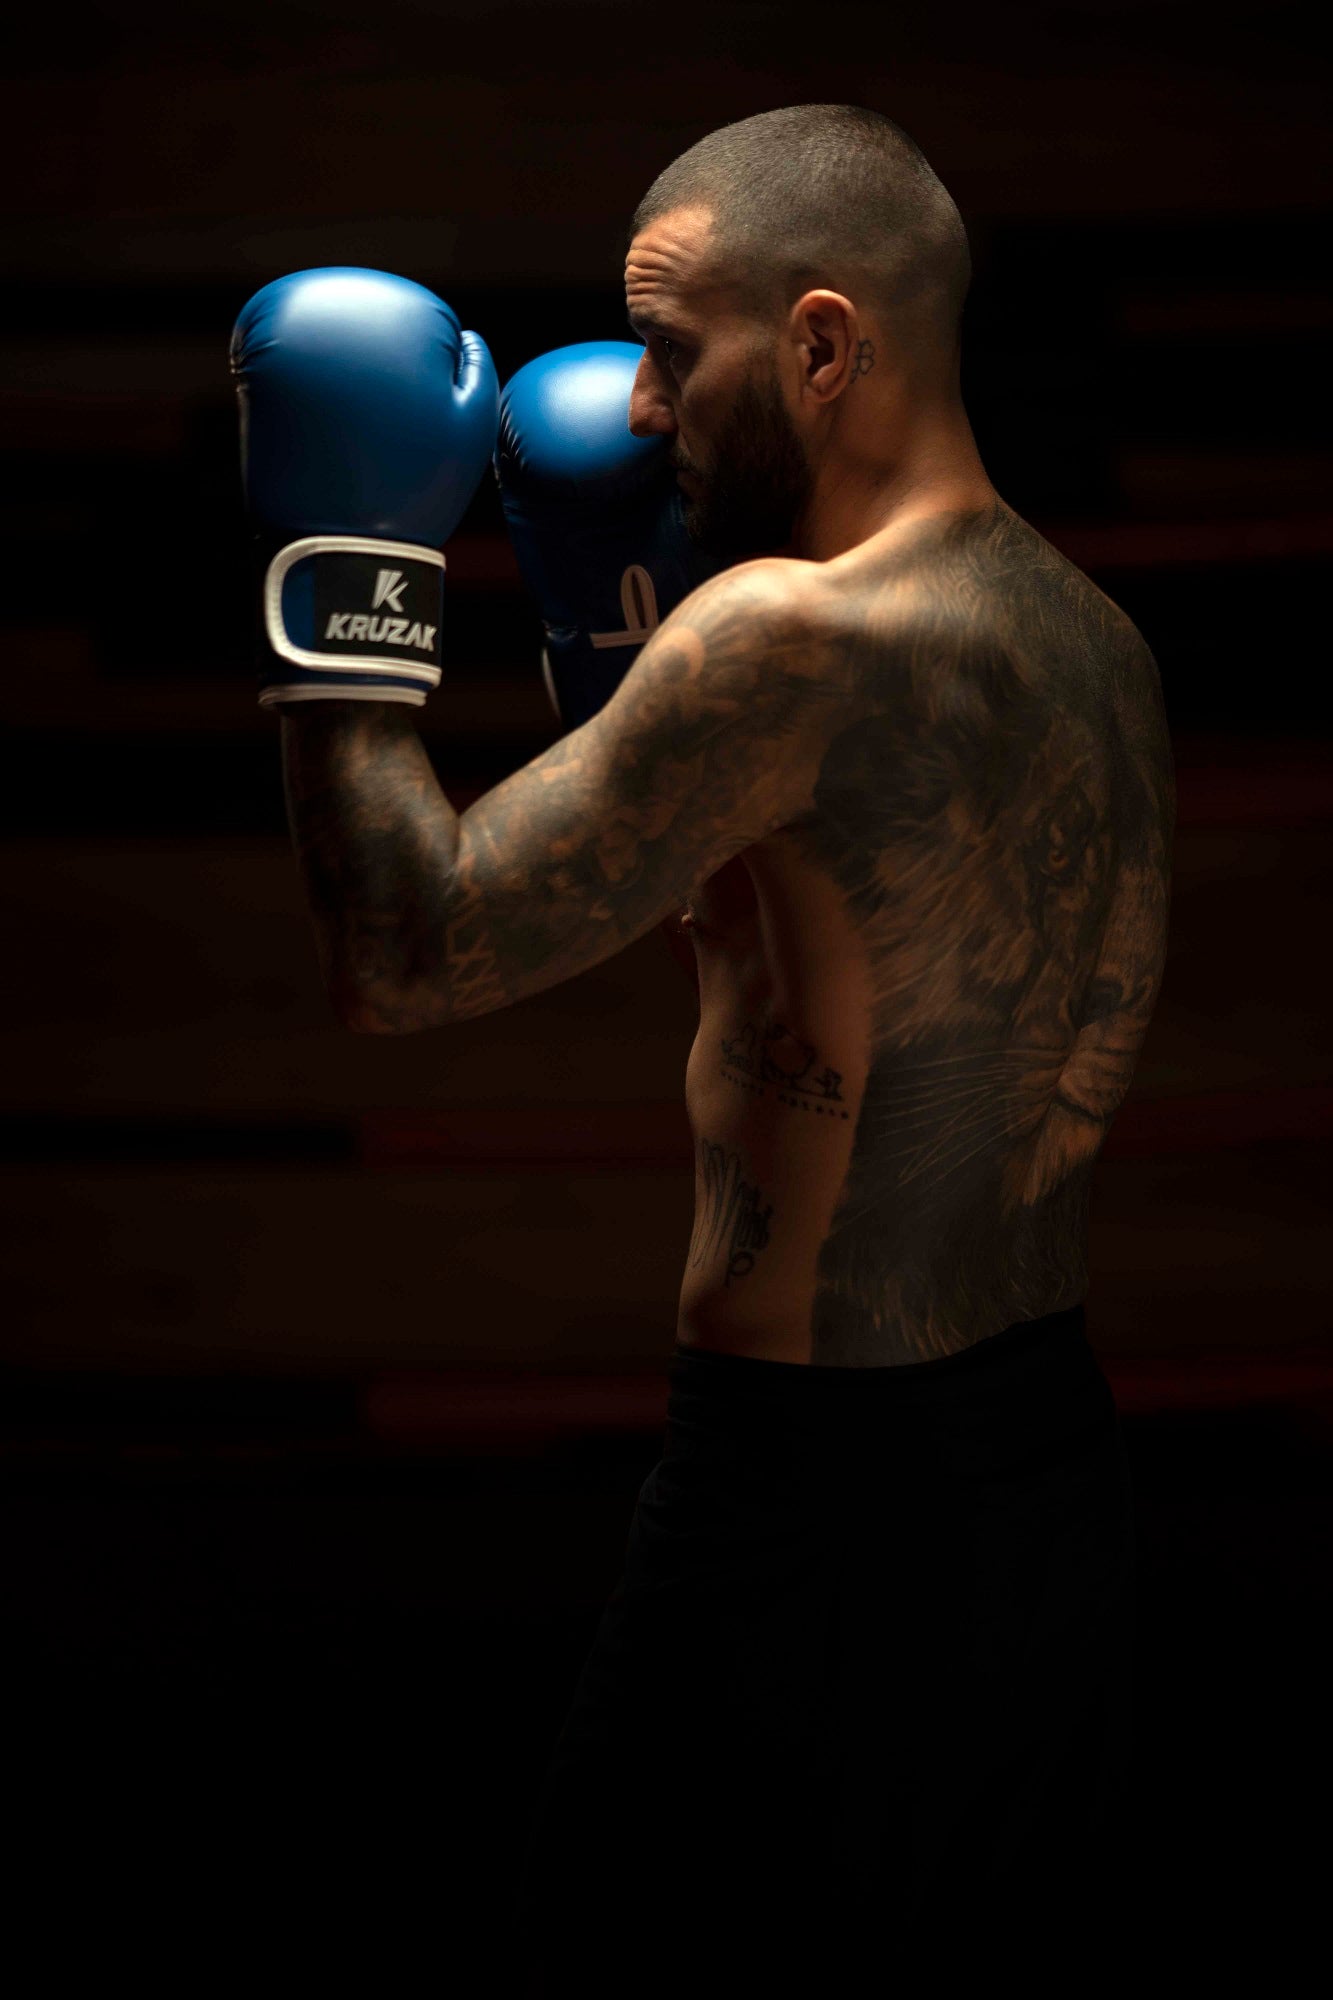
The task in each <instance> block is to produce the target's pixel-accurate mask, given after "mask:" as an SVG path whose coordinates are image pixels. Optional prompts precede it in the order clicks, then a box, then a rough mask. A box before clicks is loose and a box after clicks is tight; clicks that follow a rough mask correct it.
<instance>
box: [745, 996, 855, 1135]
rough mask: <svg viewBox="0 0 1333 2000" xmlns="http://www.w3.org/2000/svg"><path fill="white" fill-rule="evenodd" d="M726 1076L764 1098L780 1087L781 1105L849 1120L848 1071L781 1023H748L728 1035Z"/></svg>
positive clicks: (773, 1020)
mask: <svg viewBox="0 0 1333 2000" xmlns="http://www.w3.org/2000/svg"><path fill="white" fill-rule="evenodd" d="M721 1050H722V1074H723V1076H724V1077H725V1078H726V1080H727V1082H728V1083H731V1084H734V1085H735V1086H736V1088H737V1089H739V1090H744V1091H745V1092H746V1093H747V1094H748V1095H749V1096H752V1097H761V1096H762V1095H763V1094H764V1089H765V1086H766V1085H768V1084H772V1085H774V1086H775V1089H776V1095H777V1101H778V1103H779V1104H786V1105H789V1106H791V1107H793V1108H795V1109H796V1110H799V1111H808V1112H811V1113H813V1114H814V1115H815V1116H817V1117H820V1118H836V1119H841V1120H843V1121H846V1120H847V1119H849V1118H850V1117H851V1113H850V1112H849V1111H848V1110H847V1109H846V1107H845V1105H844V1103H843V1095H842V1073H841V1071H839V1070H836V1069H831V1068H830V1067H829V1065H828V1064H827V1063H821V1062H820V1060H819V1057H818V1055H817V1054H816V1053H815V1050H814V1049H813V1048H812V1046H811V1045H810V1043H809V1042H803V1041H801V1040H800V1038H799V1036H796V1035H794V1034H792V1032H791V1030H790V1029H789V1028H787V1027H786V1026H784V1024H783V1023H782V1022H781V1021H778V1020H776V1019H769V1020H767V1021H762V1022H757V1023H756V1022H754V1021H746V1022H745V1023H744V1025H743V1026H742V1027H741V1028H739V1029H738V1030H737V1032H736V1033H735V1034H734V1035H724V1036H723V1037H722V1044H721Z"/></svg>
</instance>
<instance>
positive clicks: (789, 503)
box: [625, 104, 970, 562]
mask: <svg viewBox="0 0 1333 2000" xmlns="http://www.w3.org/2000/svg"><path fill="white" fill-rule="evenodd" d="M969 278H970V260H969V256H968V248H967V237H966V234H965V232H964V229H963V225H962V222H961V219H960V218H959V215H958V211H957V209H956V208H955V206H954V204H953V202H952V200H951V199H950V197H949V195H948V194H947V193H946V192H945V190H944V188H943V187H942V186H941V184H940V182H939V181H938V180H937V179H936V177H935V175H934V174H933V173H932V172H931V169H930V167H929V166H928V165H927V163H926V161H925V159H924V158H923V156H922V155H921V153H920V151H919V150H918V148H917V147H916V146H915V145H914V144H913V142H912V141H911V140H910V139H909V138H908V137H907V135H906V134H905V133H904V132H902V131H900V129H899V128H898V127H897V126H896V125H894V124H893V123H892V122H891V121H890V120H889V119H887V118H884V117H881V116H880V115H879V114H878V113H877V112H873V111H866V110H862V109H860V108H859V107H857V106H855V105H841V104H801V105H793V106H791V107H789V108H787V109H785V110H779V111H766V112H762V113H760V114H759V116H757V117H754V118H746V119H742V120H741V121H740V123H738V124H735V125H726V126H723V127H722V128H721V129H720V130H719V131H716V132H711V133H709V134H708V135H707V137H705V138H703V139H701V140H700V141H699V142H698V144H697V145H694V146H692V147H691V148H690V149H689V151H688V152H685V153H683V154H682V155H681V156H680V158H679V159H677V160H674V161H673V162H672V163H671V165H670V166H669V167H667V168H666V170H665V171H664V172H663V173H662V174H660V175H659V176H658V178H657V180H656V181H655V182H654V183H653V185H652V187H651V188H650V189H649V190H648V193H647V194H646V195H645V196H644V198H643V200H642V201H641V202H640V204H639V206H638V208H637V210H636V211H635V215H634V222H633V228H632V232H631V241H630V246H629V251H628V255H627V258H626V266H625V288H626V303H627V306H628V309H629V314H630V321H631V325H632V326H633V327H634V328H635V330H636V331H637V332H639V333H640V334H641V335H642V336H643V337H644V338H645V339H646V341H647V353H646V355H645V357H644V361H643V363H642V365H641V366H640V369H639V373H638V377H637V379H636V382H635V387H634V395H633V399H632V401H631V406H630V428H631V429H632V430H634V431H636V432H637V433H639V434H640V435H644V434H649V433H653V432H673V433H674V435H675V443H674V446H673V451H672V458H673V462H674V463H675V465H676V466H677V468H678V469H679V470H681V471H682V472H683V473H684V475H685V477H684V479H683V481H682V484H683V488H684V493H685V499H686V503H687V505H686V518H687V521H688V524H689V527H690V532H691V534H692V535H693V536H694V537H695V539H696V540H697V541H698V542H699V543H700V544H701V546H702V547H704V548H705V549H706V550H707V551H708V552H709V553H710V554H711V555H713V556H715V557H716V558H718V559H719V560H721V561H723V562H735V561H739V560H742V559H743V558H745V557H746V556H750V555H757V554H761V553H765V552H768V551H772V550H776V549H779V548H781V547H782V546H784V545H785V544H787V543H789V542H790V540H791V538H792V535H793V532H794V530H795V528H796V526H797V524H798V522H799V521H800V520H801V519H802V517H803V515H804V514H805V512H806V510H807V508H808V507H809V504H810V501H811V498H812V495H813V494H814V492H815V490H816V486H817V483H818V482H819V480H820V479H821V477H822V478H824V479H825V480H827V479H828V478H829V477H830V476H833V477H838V476H840V474H841V472H842V470H843V469H850V468H852V467H854V466H855V465H856V464H857V463H858V462H859V461H865V462H870V461H873V460H876V459H878V460H879V461H880V462H883V461H886V460H889V459H891V458H892V457H893V454H894V449H895V440H894V437H893V435H892V431H893V429H894V424H895V422H896V421H897V419H896V418H895V417H893V416H891V410H892V411H893V412H898V411H901V409H902V408H903V406H904V404H905V403H910V404H911V406H912V407H913V408H914V409H915V410H916V411H918V412H919V411H920V410H921V409H923V408H926V407H930V406H937V405H941V406H942V405H957V403H958V367H959V322H960V319H961V315H962V308H963V301H964V299H965V297H966V293H967V287H968V282H969ZM898 427H899V428H901V424H899V425H898Z"/></svg>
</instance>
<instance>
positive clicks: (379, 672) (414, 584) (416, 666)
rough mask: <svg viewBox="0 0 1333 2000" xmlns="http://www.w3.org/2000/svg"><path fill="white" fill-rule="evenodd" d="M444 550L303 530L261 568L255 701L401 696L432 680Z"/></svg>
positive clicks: (405, 698)
mask: <svg viewBox="0 0 1333 2000" xmlns="http://www.w3.org/2000/svg"><path fill="white" fill-rule="evenodd" d="M443 589H444V557H443V556H442V555H441V554H440V552H439V551H438V550H437V549H428V548H423V547H421V546H420V545H419V544H417V543H414V542H386V541H379V540H372V539H371V538H369V537H367V536H362V535H307V536H305V537H303V538H302V539H301V540H299V541H294V542H288V543H287V544H286V545H285V547H283V548H280V549H279V550H278V552H277V554H276V555H275V556H274V557H273V558H272V560H271V561H270V562H269V564H268V566H267V569H266V570H265V572H264V581H263V589H262V618H261V626H262V644H261V652H262V655H263V659H262V664H261V667H260V693H259V700H260V705H261V706H262V707H265V708H268V707H272V706H273V705H274V704H275V703H277V702H287V701H329V700H341V701H399V702H410V703H412V704H413V705H415V706H418V707H419V706H420V705H421V703H423V702H424V701H425V699H426V695H427V692H428V691H429V690H430V689H431V688H433V687H438V685H439V681H440V661H441V655H440V613H441V606H442V600H443Z"/></svg>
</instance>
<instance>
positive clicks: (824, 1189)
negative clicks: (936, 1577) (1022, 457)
mask: <svg viewBox="0 0 1333 2000" xmlns="http://www.w3.org/2000/svg"><path fill="white" fill-rule="evenodd" d="M827 574H828V604H827V609H828V620H827V625H828V631H829V632H830V633H831V637H829V638H828V639H827V643H828V645H829V647H830V672H831V673H832V674H833V675H834V676H835V677H836V678H837V679H838V680H839V681H840V682H842V683H843V684H844V686H845V690H846V724H845V727H843V728H841V730H840V732H839V733H837V734H836V735H835V736H834V737H833V739H832V740H831V742H830V745H829V747H828V749H827V751H826V753H825V755H824V759H823V765H822V770H821V771H820V774H819V777H818V781H817V783H816V785H815V789H814V803H813V810H812V811H811V812H810V813H809V814H808V815H807V816H805V817H804V818H803V819H802V820H801V821H800V822H799V823H798V824H794V825H791V826H788V827H785V828H783V829H782V830H781V831H780V832H778V833H776V834H774V835H772V836H771V837H770V838H768V839H766V840H764V841H761V842H759V843H758V844H756V845H755V846H753V847H751V848H749V849H748V850H746V851H745V852H744V853H743V854H741V855H740V856H738V857H737V858H736V859H734V860H731V861H729V862H727V864H726V866H725V867H723V868H722V869H721V870H720V871H718V873H716V874H715V875H714V876H712V877H711V879H709V880H708V881H706V882H703V883H701V884H700V885H699V887H698V889H697V891H696V892H695V894H694V895H693V896H692V898H691V903H690V907H689V911H688V914H687V923H688V925H689V928H690V930H691V933H692V935H693V937H694V939H695V943H696V950H697V954H698V960H699V974H700V1002H701V1005H700V1025H699V1033H698V1037H697V1040H696V1042H695V1046H694V1049H693V1052H692V1054H691V1058H690V1064H689V1071H688V1077H687V1098H688V1104H689V1110H690V1116H691V1120H692V1124H693V1128H694V1133H695V1146H696V1201H697V1212H696V1225H695V1234H694V1239H693V1242H692V1244H691V1250H690V1256H689V1259H688V1262H687V1268H686V1272H685V1277H684V1283H683V1287H682V1293H681V1301H680V1320H679V1329H678V1330H679V1336H680V1338H681V1339H682V1341H684V1342H687V1343H700V1344H706V1345H710V1346H720V1347H728V1348H731V1349H733V1350H736V1351H740V1352H745V1353H752V1354H759V1355H766V1356H769V1357H771V1358H776V1359H783V1360H794V1361H807V1362H815V1363H819V1364H826V1365H827V1364H832V1365H842V1366H859V1367H865V1366H876V1365H892V1364H901V1363H904V1362H912V1361H919V1360H926V1359H930V1358H933V1357H936V1356H939V1355H944V1354H949V1353H954V1352H957V1351H959V1350H960V1349H962V1348H964V1347H967V1346H970V1345H972V1344H973V1343H974V1342H976V1341H978V1340H982V1339H985V1338H986V1337H987V1336H989V1335H990V1334H993V1333H996V1332H998V1331H999V1330H1000V1329H1001V1328H1003V1327H1005V1326H1008V1325H1010V1324H1012V1323H1013V1322H1015V1321H1017V1320H1023V1319H1030V1318H1035V1317H1038V1316H1040V1315H1041V1314H1044V1313H1048V1312H1053V1311H1056V1310H1059V1309H1061V1308H1063V1307H1066V1306H1069V1305H1073V1304H1076V1303H1077V1302H1078V1301H1080V1300H1081V1299H1082V1298H1083V1297H1084V1295H1085V1291H1086V1287H1087V1257H1086V1236H1087V1202H1088V1189H1089V1180H1090V1176H1091V1172H1092V1167H1093V1162H1094V1160H1095V1158H1096V1155H1097V1152H1098V1150H1099V1148H1100V1146H1101V1144H1102V1141H1103V1139H1104V1138H1105V1135H1106V1131H1107V1128H1108V1126H1109V1124H1110V1121H1111V1118H1112V1116H1113V1114H1114V1112H1115V1111H1116V1109H1117V1107H1118V1106H1119V1104H1120V1103H1121V1101H1122V1100H1123V1098H1124V1096H1125V1093H1126V1091H1127V1089H1128V1087H1129V1083H1130V1078H1131V1075H1132V1072H1133V1068H1134V1063H1135V1060H1136V1057H1137V1054H1138V1050H1139V1047H1140V1044H1141V1043H1142V1040H1143V1037H1144V1033H1145V1031H1146V1029H1147V1025H1148V1020H1149V1016H1150V1013H1151V1010H1152V1007H1153V1003H1154V1000H1155V998H1156V994H1157V988H1158V984H1159V981H1160V977H1161V971H1162V962H1163V956H1164V950H1165V938H1166V923H1167V906H1168V882H1169V863H1170V842H1171V831H1172V825H1173V818H1174V789H1173V783H1172V771H1171V758H1170V748H1169V743H1168V738H1167V731H1166V724H1165V718H1164V713H1163V707H1162V699H1161V691H1160V685H1159V680H1158V674H1157V668H1156V665H1155V663H1154V661H1153V658H1152V655H1151V653H1150V652H1149V650H1148V648H1147V646H1146V645H1145V644H1144V642H1143V639H1142V638H1141V637H1140V635H1139V633H1138V632H1137V631H1136V630H1135V628H1134V627H1133V625H1132V624H1131V623H1130V622H1129V620H1128V619H1127V618H1126V617H1125V616H1124V615H1123V614H1122V613H1121V612H1120V611H1118V610H1117V609H1116V607H1115V606H1113V605H1112V604H1111V603H1110V602H1109V601H1108V600H1107V599H1106V598H1105V597H1104V596H1102V594H1101V593H1100V592H1099V591H1098V590H1097V589H1096V588H1095V587H1094V586H1093V585H1092V584H1091V583H1090V582H1089V580H1088V579H1087V578H1086V577H1085V576H1083V575H1082V574H1081V572H1079V571H1078V570H1076V569H1075V568H1073V567H1072V565H1070V564H1069V563H1067V562H1065V561H1064V559H1063V558H1062V557H1061V556H1059V555H1058V554H1057V553H1056V551H1055V550H1053V549H1052V548H1051V547H1050V546H1049V544H1047V543H1046V542H1044V541H1043V540H1042V538H1041V537H1040V536H1039V535H1038V534H1037V533H1036V532H1035V531H1034V530H1033V529H1031V528H1030V527H1029V526H1027V524H1026V523H1024V522H1022V521H1021V520H1019V519H1018V517H1017V516H1015V515H1014V514H1013V513H1012V511H1011V510H1010V509H1009V508H1007V507H1005V506H1004V505H1003V504H1002V503H999V504H996V505H995V506H994V507H993V508H990V509H989V510H987V511H986V512H985V513H982V514H972V515H968V516H965V517H960V516H949V517H941V518H940V519H938V520H936V521H934V522H931V523H928V524H927V525H926V527H925V528H924V529H923V530H922V531H921V532H919V533H918V534H917V535H915V536H914V537H913V539H912V540H911V541H910V543H906V544H904V545H902V546H900V547H898V548H896V549H895V550H894V551H892V553H891V554H890V556H889V557H887V558H884V559H880V560H879V561H878V563H877V565H876V566H874V567H872V566H871V565H870V564H869V563H868V562H866V561H864V560H858V559H855V558H853V559H844V561H843V562H841V563H839V564H835V565H831V566H829V568H828V572H827ZM904 591H908V592H910V593H911V595H912V596H913V598H914V599H915V600H916V601H917V603H918V607H919V609H918V615H917V616H916V618H915V621H914V627H915V631H916V633H917V636H916V637H915V638H914V640H913V643H912V645H911V646H910V648H907V649H906V650H905V649H904V647H903V645H902V644H901V642H900V641H897V640H891V639H888V638H886V637H885V633H886V631H887V630H888V621H887V620H886V619H885V618H884V616H883V606H884V604H885V603H886V602H887V601H888V598H889V596H890V595H892V596H893V597H894V598H895V599H896V600H897V601H901V599H902V595H903V593H904Z"/></svg>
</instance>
